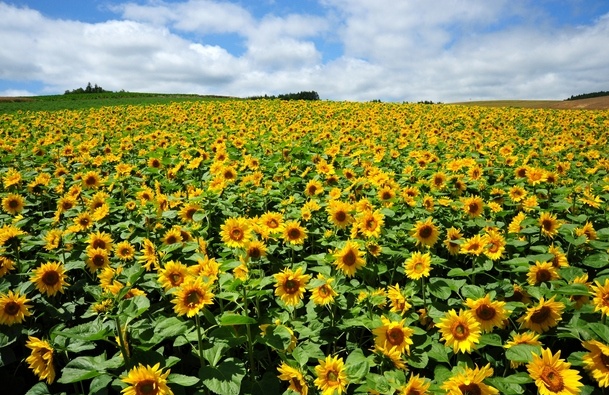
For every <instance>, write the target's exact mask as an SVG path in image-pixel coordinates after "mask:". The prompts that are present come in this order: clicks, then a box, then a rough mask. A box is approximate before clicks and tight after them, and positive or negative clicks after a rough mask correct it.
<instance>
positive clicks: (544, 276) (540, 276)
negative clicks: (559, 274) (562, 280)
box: [535, 269, 552, 283]
mask: <svg viewBox="0 0 609 395" xmlns="http://www.w3.org/2000/svg"><path fill="white" fill-rule="evenodd" d="M535 279H536V280H537V282H538V283H543V282H546V281H550V280H551V279H552V273H550V271H549V270H546V269H541V270H538V271H537V274H536V276H535Z"/></svg>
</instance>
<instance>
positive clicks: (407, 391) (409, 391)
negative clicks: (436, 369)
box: [399, 374, 431, 395]
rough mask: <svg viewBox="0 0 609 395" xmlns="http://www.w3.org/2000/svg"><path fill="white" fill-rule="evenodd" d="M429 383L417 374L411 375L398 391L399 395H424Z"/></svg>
mask: <svg viewBox="0 0 609 395" xmlns="http://www.w3.org/2000/svg"><path fill="white" fill-rule="evenodd" d="M430 385H431V382H430V381H429V380H428V379H426V378H423V377H420V376H419V375H418V374H416V375H415V374H411V375H410V378H409V379H408V382H407V383H406V384H404V386H403V387H402V388H401V389H400V394H399V395H426V394H427V393H428V392H427V391H429V386H430Z"/></svg>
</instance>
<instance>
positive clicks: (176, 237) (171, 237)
mask: <svg viewBox="0 0 609 395" xmlns="http://www.w3.org/2000/svg"><path fill="white" fill-rule="evenodd" d="M181 242H182V232H181V231H180V228H179V227H176V226H173V227H172V228H171V229H169V230H168V231H167V232H165V234H164V235H163V244H165V245H172V244H176V243H181Z"/></svg>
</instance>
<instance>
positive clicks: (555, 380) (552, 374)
mask: <svg viewBox="0 0 609 395" xmlns="http://www.w3.org/2000/svg"><path fill="white" fill-rule="evenodd" d="M540 378H541V380H542V381H543V382H544V384H545V385H546V388H547V389H549V390H550V391H551V392H554V393H558V392H560V391H562V390H563V389H564V388H565V383H564V381H563V379H562V376H561V375H560V372H557V371H556V369H554V368H553V367H551V366H544V368H543V370H542V372H541V376H540Z"/></svg>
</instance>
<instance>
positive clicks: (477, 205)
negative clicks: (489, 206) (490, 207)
mask: <svg viewBox="0 0 609 395" xmlns="http://www.w3.org/2000/svg"><path fill="white" fill-rule="evenodd" d="M462 202H463V211H465V214H467V215H468V216H469V217H470V218H476V217H479V216H480V215H481V214H482V213H483V212H484V201H483V200H482V198H481V197H480V196H470V197H466V198H463V200H462Z"/></svg>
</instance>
